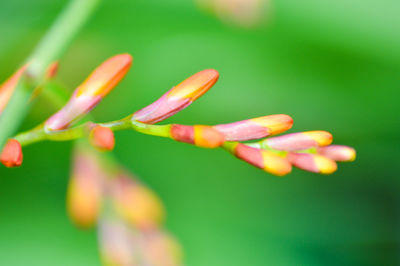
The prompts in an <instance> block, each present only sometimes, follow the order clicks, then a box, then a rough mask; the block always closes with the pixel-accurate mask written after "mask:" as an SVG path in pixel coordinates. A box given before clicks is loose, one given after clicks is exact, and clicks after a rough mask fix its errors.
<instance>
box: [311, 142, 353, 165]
mask: <svg viewBox="0 0 400 266" xmlns="http://www.w3.org/2000/svg"><path fill="white" fill-rule="evenodd" d="M317 151H318V153H319V154H321V155H322V156H325V157H328V158H329V159H332V160H335V161H339V162H352V161H354V160H355V159H356V151H355V150H354V149H353V148H352V147H349V146H344V145H330V146H326V147H320V148H318V150H317Z"/></svg>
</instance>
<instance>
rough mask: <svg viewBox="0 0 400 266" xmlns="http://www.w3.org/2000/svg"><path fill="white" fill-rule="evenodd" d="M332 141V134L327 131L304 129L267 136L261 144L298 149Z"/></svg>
mask: <svg viewBox="0 0 400 266" xmlns="http://www.w3.org/2000/svg"><path fill="white" fill-rule="evenodd" d="M331 143H332V135H331V133H329V132H327V131H306V132H298V133H291V134H286V135H282V136H278V137H273V138H268V139H266V140H264V141H263V142H262V144H261V145H266V146H268V147H270V148H272V149H275V150H284V151H298V150H304V149H309V148H312V147H317V146H326V145H329V144H331Z"/></svg>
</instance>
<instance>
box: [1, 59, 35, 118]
mask: <svg viewBox="0 0 400 266" xmlns="http://www.w3.org/2000/svg"><path fill="white" fill-rule="evenodd" d="M27 66H28V65H24V66H22V67H21V68H20V69H18V70H17V71H16V72H15V73H14V74H13V75H12V76H11V77H10V78H9V79H8V80H6V81H5V82H4V83H3V84H2V85H0V115H1V113H2V112H3V110H4V108H5V107H6V105H7V103H8V101H9V100H10V99H11V96H12V94H13V92H14V90H15V88H16V87H17V84H18V81H19V80H20V78H21V76H22V74H23V73H24V72H25V70H26V68H27Z"/></svg>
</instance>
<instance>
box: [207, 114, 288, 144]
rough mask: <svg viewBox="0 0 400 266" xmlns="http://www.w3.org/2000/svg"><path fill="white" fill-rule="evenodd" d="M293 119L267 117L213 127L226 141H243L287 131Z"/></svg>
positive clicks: (281, 116)
mask: <svg viewBox="0 0 400 266" xmlns="http://www.w3.org/2000/svg"><path fill="white" fill-rule="evenodd" d="M292 125H293V119H292V118H291V117H290V116H288V115H268V116H262V117H258V118H253V119H248V120H243V121H238V122H234V123H230V124H221V125H216V126H214V128H215V129H217V130H218V131H219V132H221V133H223V134H224V136H225V139H226V140H227V141H245V140H252V139H260V138H265V137H267V136H270V135H275V134H279V133H282V132H284V131H286V130H289V129H290V128H291V127H292Z"/></svg>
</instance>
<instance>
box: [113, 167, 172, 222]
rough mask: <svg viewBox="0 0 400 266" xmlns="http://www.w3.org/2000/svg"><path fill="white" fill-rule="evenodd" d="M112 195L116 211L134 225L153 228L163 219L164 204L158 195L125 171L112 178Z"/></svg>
mask: <svg viewBox="0 0 400 266" xmlns="http://www.w3.org/2000/svg"><path fill="white" fill-rule="evenodd" d="M112 196H113V199H114V203H115V206H116V209H117V211H118V212H119V213H121V215H122V216H123V217H124V218H125V219H126V220H127V221H129V222H130V223H131V224H132V225H134V226H135V227H139V228H154V227H157V226H158V225H159V224H160V223H161V222H162V221H163V220H164V216H165V211H164V206H163V205H162V202H161V200H160V199H159V198H158V196H157V195H156V194H155V193H154V192H153V191H152V190H150V189H149V188H147V187H145V186H143V185H141V184H139V183H137V182H134V181H133V180H132V179H131V177H129V176H128V175H127V174H125V173H120V174H119V175H118V176H116V178H115V179H114V182H113V188H112Z"/></svg>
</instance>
